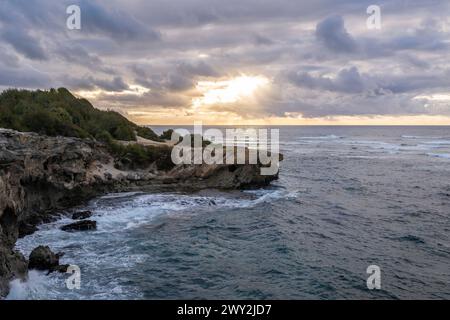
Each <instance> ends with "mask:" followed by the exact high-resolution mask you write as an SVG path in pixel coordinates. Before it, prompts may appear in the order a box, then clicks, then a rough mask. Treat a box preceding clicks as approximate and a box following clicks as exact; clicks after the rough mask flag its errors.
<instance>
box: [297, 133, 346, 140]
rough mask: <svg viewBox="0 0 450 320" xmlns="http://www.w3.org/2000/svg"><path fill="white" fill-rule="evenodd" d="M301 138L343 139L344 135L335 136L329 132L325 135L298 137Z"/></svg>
mask: <svg viewBox="0 0 450 320" xmlns="http://www.w3.org/2000/svg"><path fill="white" fill-rule="evenodd" d="M299 138H300V139H301V140H336V139H344V138H345V137H344V136H337V135H334V134H329V135H326V136H312V137H299Z"/></svg>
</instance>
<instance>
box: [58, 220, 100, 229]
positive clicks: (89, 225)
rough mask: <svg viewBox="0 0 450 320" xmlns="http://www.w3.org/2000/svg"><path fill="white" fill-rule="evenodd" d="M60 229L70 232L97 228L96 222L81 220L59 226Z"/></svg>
mask: <svg viewBox="0 0 450 320" xmlns="http://www.w3.org/2000/svg"><path fill="white" fill-rule="evenodd" d="M61 230H63V231H67V232H71V231H88V230H97V222H96V221H92V220H83V221H78V222H75V223H71V224H68V225H65V226H62V227H61Z"/></svg>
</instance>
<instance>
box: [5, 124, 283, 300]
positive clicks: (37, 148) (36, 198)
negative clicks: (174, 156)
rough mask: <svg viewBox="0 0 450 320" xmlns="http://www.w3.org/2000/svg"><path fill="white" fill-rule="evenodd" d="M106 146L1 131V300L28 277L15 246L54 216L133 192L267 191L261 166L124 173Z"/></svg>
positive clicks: (182, 167)
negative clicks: (14, 282)
mask: <svg viewBox="0 0 450 320" xmlns="http://www.w3.org/2000/svg"><path fill="white" fill-rule="evenodd" d="M115 162H116V159H115V158H114V157H113V156H112V155H111V154H110V153H109V152H108V148H107V147H106V145H104V144H102V143H100V142H96V141H93V140H87V139H78V138H68V137H48V136H42V135H38V134H35V133H22V132H17V131H13V130H7V129H0V297H2V296H5V295H6V294H7V292H8V284H9V281H10V280H11V279H13V278H15V277H25V276H26V273H27V261H26V259H25V258H24V257H23V256H22V254H20V253H19V252H17V251H15V250H14V245H15V242H16V240H17V238H18V237H19V236H25V235H27V234H31V233H33V232H34V231H35V230H36V225H38V224H40V223H42V222H47V221H51V220H52V219H54V218H55V216H54V214H55V212H57V211H59V210H61V209H64V208H68V207H70V206H74V205H79V204H80V203H81V202H83V201H86V200H88V199H90V198H92V197H94V196H96V195H100V194H102V193H105V192H111V191H114V192H120V191H129V190H134V189H148V190H156V189H158V190H159V189H172V190H173V189H180V188H186V189H190V190H192V189H201V188H241V187H246V186H250V185H264V184H267V183H269V182H270V181H272V180H274V179H276V178H277V175H273V176H262V175H261V174H260V166H259V165H250V164H246V165H226V164H224V165H206V164H202V165H177V166H175V167H174V168H172V169H171V170H170V171H159V170H158V169H157V166H152V165H150V166H149V167H148V168H147V169H146V170H136V171H124V170H119V169H117V167H118V166H115Z"/></svg>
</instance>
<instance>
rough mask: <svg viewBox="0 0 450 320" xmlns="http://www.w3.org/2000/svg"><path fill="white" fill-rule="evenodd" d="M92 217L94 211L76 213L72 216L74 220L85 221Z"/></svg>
mask: <svg viewBox="0 0 450 320" xmlns="http://www.w3.org/2000/svg"><path fill="white" fill-rule="evenodd" d="M90 217H92V211H89V210H87V211H80V212H75V213H74V214H73V215H72V219H73V220H84V219H87V218H90Z"/></svg>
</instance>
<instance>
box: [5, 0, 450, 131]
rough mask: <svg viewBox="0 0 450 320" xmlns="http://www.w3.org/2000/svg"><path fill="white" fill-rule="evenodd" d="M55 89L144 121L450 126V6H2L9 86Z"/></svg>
mask: <svg viewBox="0 0 450 320" xmlns="http://www.w3.org/2000/svg"><path fill="white" fill-rule="evenodd" d="M73 4H75V5H78V6H79V7H80V13H81V14H80V21H81V29H79V30H77V29H75V30H71V29H69V28H68V27H67V23H66V22H67V19H68V18H69V14H67V13H66V9H67V7H68V6H69V5H73ZM370 5H377V6H379V8H380V17H381V19H380V25H379V27H380V28H369V27H368V25H367V19H368V18H369V17H370V16H371V14H368V13H367V8H368V7H369V6H370ZM52 87H55V88H58V87H66V88H68V89H69V90H71V91H72V92H73V93H74V94H76V95H77V96H80V97H84V98H87V99H89V101H91V102H92V104H93V105H94V106H95V107H97V108H100V109H112V110H116V111H118V112H120V113H122V114H123V115H125V116H126V117H128V118H129V119H131V120H132V121H135V122H137V123H139V124H165V125H167V124H174V125H176V124H177V125H182V124H192V123H193V122H194V121H202V122H203V123H204V124H211V125H212V124H228V125H233V124H257V125H264V124H266V125H285V124H286V125H287V124H289V125H296V124H310V125H323V124H331V125H341V124H342V125H366V124H367V125H390V124H395V125H450V1H448V0H388V1H386V0H370V1H366V0H315V1H300V0H276V1H267V0H227V1H223V0H127V1H119V0H108V1H106V0H104V1H95V0H91V1H87V0H81V1H76V0H70V1H66V0H62V1H61V0H0V90H4V89H6V88H27V89H49V88H52Z"/></svg>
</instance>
